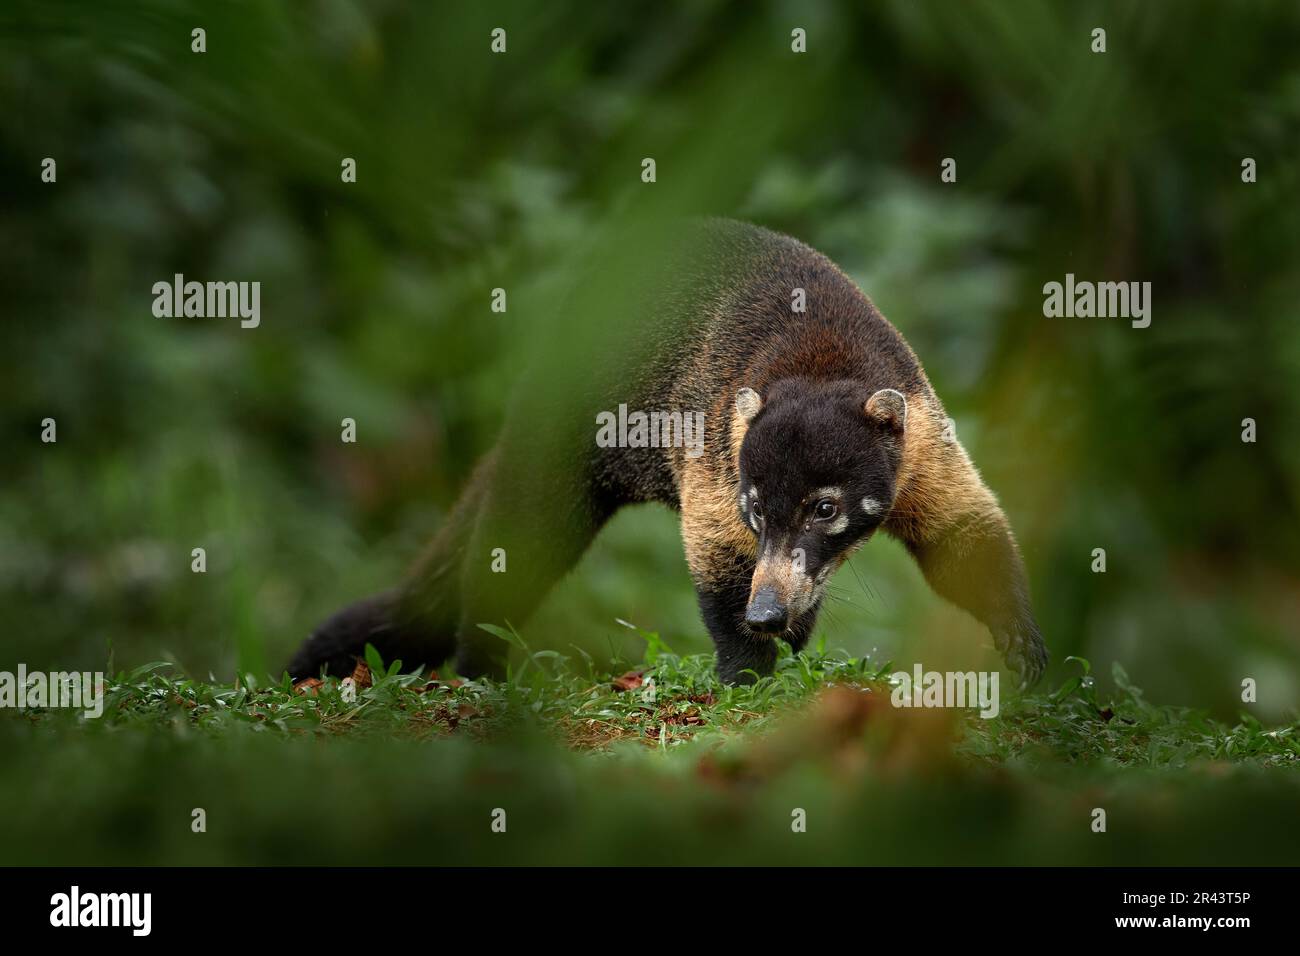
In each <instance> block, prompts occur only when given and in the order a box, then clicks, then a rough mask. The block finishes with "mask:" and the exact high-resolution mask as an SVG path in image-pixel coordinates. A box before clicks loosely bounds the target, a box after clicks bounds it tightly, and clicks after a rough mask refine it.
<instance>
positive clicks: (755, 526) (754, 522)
mask: <svg viewBox="0 0 1300 956" xmlns="http://www.w3.org/2000/svg"><path fill="white" fill-rule="evenodd" d="M749 526H750V527H751V528H753V529H754V530H755V531H757V530H758V519H757V518H755V517H754V515H753V512H751V513H750V515H749Z"/></svg>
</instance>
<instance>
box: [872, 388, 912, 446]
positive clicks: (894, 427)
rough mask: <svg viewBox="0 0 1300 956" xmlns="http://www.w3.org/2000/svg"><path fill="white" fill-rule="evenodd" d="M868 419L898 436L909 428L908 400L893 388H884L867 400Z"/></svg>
mask: <svg viewBox="0 0 1300 956" xmlns="http://www.w3.org/2000/svg"><path fill="white" fill-rule="evenodd" d="M863 411H865V412H866V413H867V417H868V418H870V419H873V420H874V421H877V422H879V423H880V424H881V425H884V426H885V427H886V428H888V429H890V430H891V431H893V432H896V433H898V434H900V435H901V434H902V433H903V429H904V428H906V427H907V399H906V398H904V397H903V393H902V392H899V391H895V390H894V389H892V388H882V389H881V390H880V391H878V392H876V394H874V395H872V396H871V397H870V398H869V399H867V404H866V405H865V406H863Z"/></svg>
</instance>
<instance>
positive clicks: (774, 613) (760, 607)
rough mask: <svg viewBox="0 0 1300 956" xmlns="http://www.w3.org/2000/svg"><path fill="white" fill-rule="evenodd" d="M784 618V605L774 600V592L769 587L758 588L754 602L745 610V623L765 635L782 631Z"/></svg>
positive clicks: (785, 615)
mask: <svg viewBox="0 0 1300 956" xmlns="http://www.w3.org/2000/svg"><path fill="white" fill-rule="evenodd" d="M786 617H787V613H786V607H785V605H784V604H782V603H781V602H780V601H778V600H777V599H776V591H774V590H773V589H772V588H769V587H762V588H759V589H758V591H757V592H756V593H755V594H754V600H752V601H750V602H749V607H747V608H745V623H746V624H748V625H749V626H750V627H752V628H753V629H754V630H756V631H762V632H764V633H765V634H775V633H777V632H779V631H784V630H785V622H786Z"/></svg>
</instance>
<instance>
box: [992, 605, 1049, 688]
mask: <svg viewBox="0 0 1300 956" xmlns="http://www.w3.org/2000/svg"><path fill="white" fill-rule="evenodd" d="M993 643H994V644H995V645H996V646H997V649H998V651H999V653H1001V654H1002V659H1003V660H1004V661H1006V664H1007V668H1008V669H1010V670H1013V671H1015V672H1016V673H1017V674H1019V675H1020V689H1021V690H1027V689H1029V688H1030V687H1033V686H1034V685H1035V684H1037V683H1038V681H1039V680H1040V679H1041V678H1042V676H1043V671H1045V670H1047V645H1046V644H1045V643H1044V642H1043V635H1042V634H1040V633H1039V631H1038V625H1037V624H1034V623H1033V622H1032V621H1030V622H1029V623H1028V624H1026V625H1016V626H1012V627H1010V628H1007V629H1006V630H1003V631H996V632H994V634H993Z"/></svg>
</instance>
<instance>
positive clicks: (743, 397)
mask: <svg viewBox="0 0 1300 956" xmlns="http://www.w3.org/2000/svg"><path fill="white" fill-rule="evenodd" d="M762 410H763V397H762V396H761V395H759V394H758V392H756V391H754V390H753V389H752V388H742V389H741V390H740V391H738V392H737V393H736V411H737V412H738V413H739V415H740V417H741V420H742V421H744V422H745V424H746V425H748V424H749V423H750V422H752V421H753V420H754V416H755V415H757V414H758V413H759V412H761V411H762Z"/></svg>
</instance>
